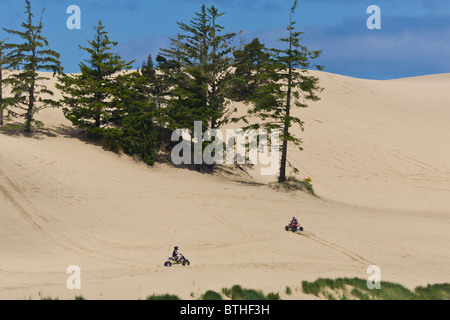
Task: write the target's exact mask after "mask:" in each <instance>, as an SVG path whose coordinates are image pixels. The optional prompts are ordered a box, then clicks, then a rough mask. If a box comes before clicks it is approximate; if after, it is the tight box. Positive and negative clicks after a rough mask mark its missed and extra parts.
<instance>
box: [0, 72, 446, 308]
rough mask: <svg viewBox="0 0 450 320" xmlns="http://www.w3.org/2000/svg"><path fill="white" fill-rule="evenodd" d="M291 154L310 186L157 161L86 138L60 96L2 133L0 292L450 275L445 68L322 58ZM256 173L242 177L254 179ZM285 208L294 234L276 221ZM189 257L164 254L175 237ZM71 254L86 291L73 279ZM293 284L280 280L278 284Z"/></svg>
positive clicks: (67, 294)
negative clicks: (185, 263)
mask: <svg viewBox="0 0 450 320" xmlns="http://www.w3.org/2000/svg"><path fill="white" fill-rule="evenodd" d="M316 74H317V75H318V76H319V77H320V78H321V83H322V86H323V87H325V91H324V92H323V94H322V100H321V101H320V102H317V103H315V104H312V105H311V107H310V108H309V109H305V110H300V111H299V114H300V115H301V117H302V118H303V119H304V120H305V122H306V125H305V132H304V133H301V135H302V137H303V140H304V145H303V147H304V149H305V150H304V151H302V152H299V151H295V150H294V149H293V148H291V149H290V154H289V160H290V161H291V162H293V164H295V165H296V166H297V167H298V168H299V169H300V171H301V177H308V176H309V177H311V178H312V180H313V185H314V188H315V190H316V192H317V194H318V195H319V197H318V198H314V197H312V196H310V195H307V194H304V193H295V194H288V193H283V192H277V191H274V190H272V189H270V188H269V187H268V186H267V185H265V184H264V183H266V182H269V181H271V180H273V177H265V176H260V175H259V174H258V170H256V169H255V170H250V172H249V173H250V174H251V175H252V176H253V180H249V179H248V178H245V179H244V178H242V179H239V178H237V177H235V176H227V175H225V174H216V175H204V174H199V173H196V172H192V171H189V170H184V169H178V168H171V167H169V166H168V165H164V164H157V165H155V166H154V167H153V168H150V167H147V166H146V165H144V164H141V163H137V162H135V161H134V160H133V159H131V158H129V157H127V156H124V155H116V154H114V153H111V152H107V151H104V150H103V149H102V148H101V147H100V146H97V145H95V144H91V143H88V142H85V141H83V140H80V139H78V138H77V137H76V134H75V132H76V131H74V130H73V128H71V125H70V123H68V121H67V120H65V119H64V116H63V114H62V111H61V110H52V109H49V110H45V111H43V112H42V113H41V114H39V119H40V120H42V121H44V123H46V128H47V131H44V132H42V133H41V134H38V135H36V136H35V137H33V138H28V137H23V136H14V135H5V134H0V150H1V151H0V221H1V225H0V257H1V258H0V298H1V299H23V298H29V297H31V298H39V293H41V294H44V295H46V296H53V297H56V296H58V297H60V298H62V299H64V298H68V299H71V298H73V297H74V296H75V295H79V294H82V295H84V296H85V297H86V298H88V299H137V298H145V297H146V296H147V295H150V294H152V293H167V292H169V293H175V294H178V295H180V296H181V297H182V298H186V299H189V298H191V297H192V296H195V297H197V296H198V295H199V294H201V293H203V292H205V291H206V290H208V289H213V290H220V288H222V287H226V286H231V285H234V284H241V285H243V286H247V287H252V288H258V289H262V290H265V291H280V293H281V294H282V297H283V298H291V299H302V298H313V297H311V296H305V295H303V294H301V293H300V292H299V291H300V285H301V281H302V280H315V279H317V278H319V277H338V276H350V277H354V276H356V277H362V278H367V277H368V275H367V274H366V269H367V267H368V266H369V265H372V264H375V265H378V266H379V267H380V268H381V271H382V280H389V281H396V282H400V283H402V284H404V285H406V286H409V287H415V286H417V285H425V284H427V283H436V282H448V281H449V279H450V271H449V266H450V241H449V240H450V238H449V237H450V232H449V231H450V151H449V149H448V147H447V146H448V138H449V137H450V126H449V125H448V119H450V107H449V104H448V101H450V91H449V90H448V87H449V86H450V74H443V75H433V76H426V77H418V78H409V79H398V80H391V81H369V80H361V79H354V78H349V77H344V76H339V75H334V74H329V73H325V72H317V73H316ZM252 181H253V182H255V183H248V182H252ZM293 215H296V216H298V217H299V219H300V221H301V223H302V224H303V226H304V227H305V233H304V234H303V235H295V234H292V233H287V232H285V231H284V230H283V228H284V225H285V224H286V222H287V220H288V219H290V218H291V217H292V216H293ZM175 244H177V245H179V246H180V249H181V251H182V252H183V253H185V254H186V256H187V257H188V258H189V259H190V260H191V263H192V265H191V266H190V267H188V268H181V267H179V268H177V267H173V268H164V267H163V262H164V261H165V259H166V258H167V256H168V255H170V253H171V246H173V245H175ZM69 265H78V266H80V267H81V271H82V290H81V291H70V290H68V289H67V288H66V280H67V278H68V275H67V274H66V273H65V272H66V268H67V267H68V266H69ZM287 285H289V286H290V287H291V288H293V291H294V292H293V295H292V296H286V295H284V288H285V287H286V286H287Z"/></svg>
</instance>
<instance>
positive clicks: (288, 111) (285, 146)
mask: <svg viewBox="0 0 450 320" xmlns="http://www.w3.org/2000/svg"><path fill="white" fill-rule="evenodd" d="M291 35H292V33H290V36H289V39H290V43H289V54H290V55H291V54H292V53H291V51H290V50H291V49H292V36H291ZM290 58H291V57H290ZM291 95H292V62H291V60H289V73H288V86H287V98H286V115H285V122H284V132H283V135H284V137H283V147H282V149H281V164H280V176H279V177H278V182H284V181H286V163H287V149H288V141H287V140H286V137H287V136H288V135H289V124H290V122H291V120H290V119H289V117H290V115H291Z"/></svg>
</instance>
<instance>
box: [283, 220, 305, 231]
mask: <svg viewBox="0 0 450 320" xmlns="http://www.w3.org/2000/svg"><path fill="white" fill-rule="evenodd" d="M284 229H285V230H286V231H292V232H296V231H298V230H300V231H303V227H302V226H301V225H300V224H297V225H294V226H293V225H292V223H290V222H289V224H288V225H287V226H286V227H284Z"/></svg>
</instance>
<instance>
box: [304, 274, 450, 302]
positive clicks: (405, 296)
mask: <svg viewBox="0 0 450 320" xmlns="http://www.w3.org/2000/svg"><path fill="white" fill-rule="evenodd" d="M302 289H303V292H304V293H306V294H312V295H315V296H317V297H324V298H326V299H329V300H334V299H340V300H347V299H358V300H450V284H436V285H428V286H427V287H417V288H416V289H415V290H414V291H411V290H409V289H408V288H405V287H404V286H402V285H400V284H397V283H392V282H387V281H382V282H381V289H379V290H377V289H374V290H370V289H369V288H368V287H367V281H366V280H364V279H358V278H339V279H335V280H333V279H323V278H320V279H318V280H316V281H314V282H308V281H303V282H302Z"/></svg>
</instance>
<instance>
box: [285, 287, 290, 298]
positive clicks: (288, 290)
mask: <svg viewBox="0 0 450 320" xmlns="http://www.w3.org/2000/svg"><path fill="white" fill-rule="evenodd" d="M285 293H286V294H287V295H288V296H290V295H291V294H292V290H291V288H290V287H289V286H286V290H285Z"/></svg>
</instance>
